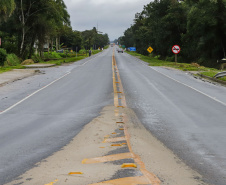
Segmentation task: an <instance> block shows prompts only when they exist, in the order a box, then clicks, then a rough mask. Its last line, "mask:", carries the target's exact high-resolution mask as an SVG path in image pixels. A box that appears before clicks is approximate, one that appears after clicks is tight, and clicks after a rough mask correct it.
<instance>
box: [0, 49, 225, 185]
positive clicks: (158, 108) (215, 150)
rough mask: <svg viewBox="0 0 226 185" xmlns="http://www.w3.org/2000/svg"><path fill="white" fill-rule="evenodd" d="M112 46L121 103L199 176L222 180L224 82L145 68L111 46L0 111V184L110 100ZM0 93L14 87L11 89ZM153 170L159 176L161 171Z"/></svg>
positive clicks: (220, 183)
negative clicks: (124, 103) (118, 75)
mask: <svg viewBox="0 0 226 185" xmlns="http://www.w3.org/2000/svg"><path fill="white" fill-rule="evenodd" d="M113 49H114V50H115V58H116V62H117V69H118V71H119V73H120V78H121V81H122V85H123V89H124V95H125V98H126V103H127V107H128V108H132V109H133V110H134V112H135V113H136V114H137V116H138V118H139V119H140V121H141V122H142V123H143V124H144V125H145V127H146V128H147V129H148V130H149V131H150V132H151V133H152V134H153V135H155V136H156V137H157V138H158V139H159V140H160V141H162V142H163V143H164V144H165V145H166V146H167V147H168V148H170V149H171V150H172V151H173V152H174V153H175V154H177V155H178V156H179V157H180V158H181V159H182V160H184V161H185V162H186V163H187V164H188V165H189V166H190V167H192V168H193V169H195V170H197V171H198V172H199V173H200V174H202V175H203V180H204V181H205V182H209V183H211V184H216V185H225V184H226V178H225V177H226V157H225V153H226V148H225V146H226V134H225V133H226V121H225V120H226V114H225V112H226V98H225V94H226V88H225V87H222V86H217V85H213V84H210V83H209V82H203V81H201V80H198V79H195V78H193V77H191V76H190V75H188V74H186V73H184V72H180V71H177V70H168V69H164V68H159V67H149V66H148V65H147V64H146V63H144V62H142V61H140V60H139V59H137V58H135V57H132V56H130V55H128V54H126V53H117V51H116V47H113V48H112V47H110V48H109V49H107V50H105V51H104V52H102V53H101V54H99V55H96V56H92V57H90V58H88V59H85V60H82V61H80V62H78V63H75V64H72V65H71V66H70V71H68V73H64V75H62V77H61V78H57V79H53V82H51V83H50V84H49V85H47V86H45V87H42V88H41V89H38V90H37V89H36V90H37V91H35V92H34V93H32V94H31V95H30V96H28V97H27V98H25V99H22V100H20V101H19V103H17V104H15V103H16V102H14V105H12V106H10V107H6V108H5V111H4V110H3V112H2V113H0V184H4V183H6V182H10V181H11V180H13V179H15V178H16V177H18V175H20V174H22V173H24V172H25V171H26V170H28V169H30V168H32V167H34V165H35V164H36V163H37V162H39V161H41V160H42V159H45V158H46V157H47V156H50V155H52V154H53V153H54V152H56V151H59V150H60V149H61V148H62V147H63V146H65V145H66V144H68V143H69V142H70V141H71V140H72V139H73V138H74V136H76V135H77V134H78V133H79V132H80V131H81V129H82V128H83V127H84V125H86V124H87V123H89V122H90V121H91V120H92V119H93V118H95V117H97V116H98V115H99V112H100V110H101V109H102V108H103V107H105V106H106V105H111V106H112V105H114V101H113V100H114V93H113V92H114V91H113V84H112V53H113ZM51 70H54V68H53V69H50V70H49V71H51ZM59 70H61V67H59ZM40 77H41V75H40ZM36 79H39V78H38V77H37V78H36ZM17 83H22V82H16V83H15V84H17ZM26 83H28V80H26ZM37 83H39V82H37ZM11 85H12V86H13V84H11ZM11 89H13V88H11ZM28 91H31V89H28ZM20 92H21V91H20ZM7 93H9V94H13V93H11V92H10V89H9V90H7V91H6V93H5V94H6V95H7ZM1 94H2V93H1ZM14 94H15V93H14ZM3 95H4V94H3ZM3 95H2V96H3ZM13 97H15V96H13ZM13 99H14V98H11V97H10V96H9V97H8V98H7V99H4V100H2V101H4V104H5V105H7V103H8V102H10V103H11V102H13ZM138 123H139V121H138V122H137V124H138ZM131 137H133V136H131ZM144 138H145V137H144ZM145 143H148V142H145ZM148 152H153V151H148ZM89 153H92V151H89ZM84 157H85V156H84ZM92 157H97V156H92ZM75 160H76V159H75ZM150 160H153V159H150ZM150 160H149V159H148V160H147V161H150ZM149 166H150V165H149ZM172 170H173V169H172ZM103 171H107V170H106V169H103ZM156 175H157V176H160V179H161V180H162V179H164V175H163V174H161V172H159V173H158V174H156ZM116 176H117V175H116ZM117 177H118V176H117ZM193 178H197V177H193ZM53 180H54V179H53ZM91 180H92V179H91ZM165 183H168V182H165ZM180 184H181V183H180ZM184 184H188V183H187V182H185V183H184Z"/></svg>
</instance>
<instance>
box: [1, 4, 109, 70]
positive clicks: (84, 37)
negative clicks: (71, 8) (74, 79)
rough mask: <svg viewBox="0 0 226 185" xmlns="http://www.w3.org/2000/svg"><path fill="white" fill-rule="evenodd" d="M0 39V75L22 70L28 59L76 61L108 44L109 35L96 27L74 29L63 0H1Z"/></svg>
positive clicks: (54, 61) (34, 60) (37, 60)
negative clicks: (8, 71) (0, 73)
mask: <svg viewBox="0 0 226 185" xmlns="http://www.w3.org/2000/svg"><path fill="white" fill-rule="evenodd" d="M47 9H48V11H46V10H47ZM0 40H1V42H0V43H1V44H0V72H3V71H7V70H10V69H14V68H22V66H21V63H23V62H24V61H26V60H27V59H29V62H30V61H31V60H33V62H34V63H38V62H50V63H55V64H58V65H59V64H61V63H64V62H73V61H77V60H79V59H82V58H85V57H87V56H88V51H89V50H92V54H95V53H97V52H100V50H101V49H102V48H104V47H106V46H107V45H108V44H109V37H108V35H107V34H100V32H99V31H98V30H97V29H96V28H95V27H94V28H92V29H90V30H85V31H81V32H80V31H77V30H73V29H72V27H71V23H70V15H69V13H68V11H67V7H66V5H65V3H64V0H57V1H55V0H39V1H36V0H0ZM76 53H77V57H76Z"/></svg>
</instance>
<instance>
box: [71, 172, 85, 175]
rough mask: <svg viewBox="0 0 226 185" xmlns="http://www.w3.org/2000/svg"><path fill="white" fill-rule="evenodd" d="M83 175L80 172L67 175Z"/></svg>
mask: <svg viewBox="0 0 226 185" xmlns="http://www.w3.org/2000/svg"><path fill="white" fill-rule="evenodd" d="M81 174H83V173H82V172H70V173H68V175H81Z"/></svg>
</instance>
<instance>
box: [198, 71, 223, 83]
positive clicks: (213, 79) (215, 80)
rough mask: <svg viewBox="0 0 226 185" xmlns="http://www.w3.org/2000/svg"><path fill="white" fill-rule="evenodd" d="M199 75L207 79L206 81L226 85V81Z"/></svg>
mask: <svg viewBox="0 0 226 185" xmlns="http://www.w3.org/2000/svg"><path fill="white" fill-rule="evenodd" d="M197 75H199V76H200V77H202V78H206V79H208V80H211V81H214V82H218V83H220V84H222V85H226V81H222V80H218V79H216V78H212V77H209V76H206V75H203V74H200V73H198V74H197Z"/></svg>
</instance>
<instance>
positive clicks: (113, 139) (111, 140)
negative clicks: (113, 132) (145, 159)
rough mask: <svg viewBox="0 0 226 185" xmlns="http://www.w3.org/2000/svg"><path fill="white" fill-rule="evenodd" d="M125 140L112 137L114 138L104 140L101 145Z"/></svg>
mask: <svg viewBox="0 0 226 185" xmlns="http://www.w3.org/2000/svg"><path fill="white" fill-rule="evenodd" d="M125 140H126V138H125V137H114V138H108V139H105V140H104V141H103V143H112V142H118V141H125Z"/></svg>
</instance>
